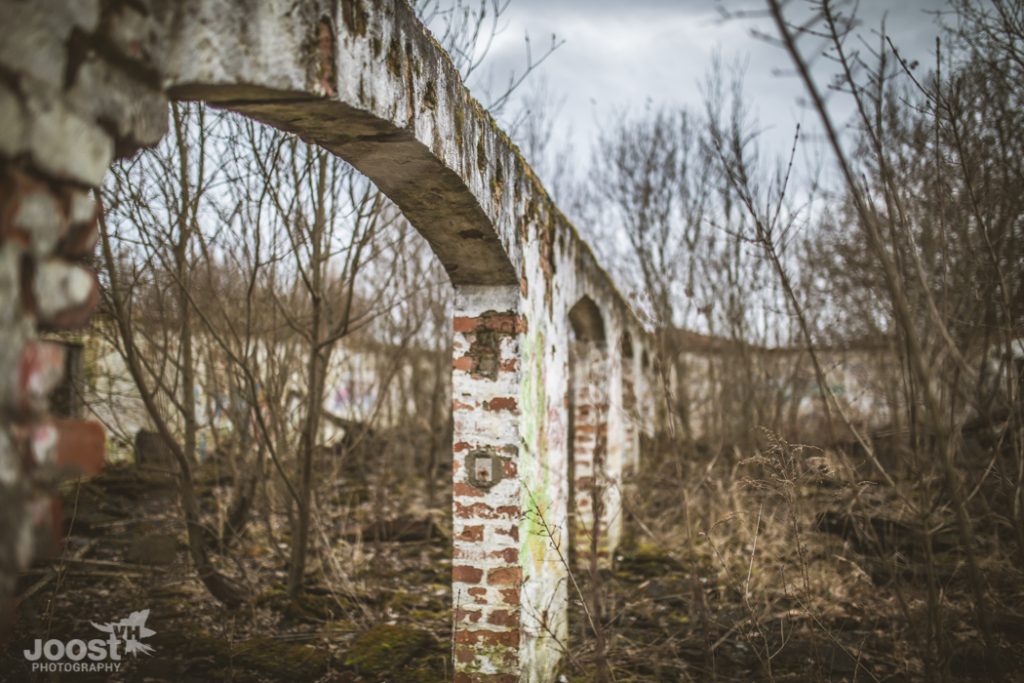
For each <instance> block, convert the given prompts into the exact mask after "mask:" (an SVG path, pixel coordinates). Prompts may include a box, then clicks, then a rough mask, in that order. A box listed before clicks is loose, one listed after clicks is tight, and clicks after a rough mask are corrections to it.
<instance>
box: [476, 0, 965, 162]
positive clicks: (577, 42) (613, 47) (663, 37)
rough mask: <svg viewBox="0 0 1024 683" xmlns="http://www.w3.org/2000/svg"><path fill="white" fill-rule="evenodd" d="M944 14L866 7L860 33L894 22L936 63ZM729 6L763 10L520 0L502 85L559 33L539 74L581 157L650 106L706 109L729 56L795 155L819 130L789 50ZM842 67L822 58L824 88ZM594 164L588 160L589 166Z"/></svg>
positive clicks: (843, 112)
mask: <svg viewBox="0 0 1024 683" xmlns="http://www.w3.org/2000/svg"><path fill="white" fill-rule="evenodd" d="M944 7H945V3H942V2H936V0H907V1H905V2H899V3H894V2H886V1H884V0H861V2H860V5H859V10H858V16H859V17H860V18H861V21H862V26H861V28H860V29H859V33H860V34H861V36H862V37H863V39H864V40H866V41H868V43H869V44H870V45H872V46H874V45H877V41H878V38H877V36H876V35H873V34H872V30H877V28H878V26H879V25H880V23H881V21H882V20H883V18H885V20H886V28H887V32H888V33H889V34H891V35H892V36H893V39H894V41H895V42H896V43H897V44H898V45H899V46H900V49H901V51H902V52H903V53H904V54H905V55H907V56H908V58H910V59H917V60H920V61H922V62H924V63H929V62H930V58H929V53H930V52H931V51H932V49H933V46H934V39H935V36H936V35H937V33H938V27H937V23H936V21H935V19H934V16H933V14H932V13H933V12H934V11H936V10H940V9H942V8H944ZM722 8H725V9H726V10H728V11H730V12H735V11H738V10H743V9H748V10H749V9H752V8H753V9H761V8H763V5H760V4H758V3H751V2H749V1H743V2H741V1H739V0H737V1H722V2H715V1H703V2H702V1H697V0H632V1H628V2H627V1H625V0H512V3H511V5H510V6H509V9H508V11H507V13H506V15H505V16H504V18H503V19H504V22H503V31H502V32H501V34H500V35H499V36H498V37H497V39H496V41H495V43H494V46H493V49H492V53H491V55H490V60H491V61H490V63H491V72H490V74H491V79H492V84H495V85H496V84H497V83H498V82H499V81H500V80H502V79H504V78H505V77H507V74H508V73H509V72H510V71H512V70H517V71H521V70H522V67H523V63H524V49H523V36H524V35H525V34H526V33H529V35H530V37H531V41H532V44H533V47H534V52H535V53H536V52H537V51H539V50H541V49H542V48H543V47H544V46H545V45H546V44H547V43H548V41H549V40H550V36H551V34H552V33H554V34H556V35H558V36H559V38H560V39H562V40H564V41H565V42H564V44H563V45H562V46H561V47H560V48H559V49H558V50H557V51H556V52H555V54H553V55H552V56H551V57H550V59H548V61H547V62H546V63H545V64H544V65H543V66H542V67H541V68H540V69H539V70H538V72H537V75H538V76H542V77H543V78H544V79H545V80H546V82H547V84H548V86H549V89H550V91H551V92H552V93H554V94H556V95H560V96H564V99H565V101H564V106H563V108H562V109H561V112H560V116H559V120H558V122H557V129H558V131H559V132H558V137H559V138H562V139H564V138H566V137H571V138H572V139H573V140H574V142H575V143H576V147H577V148H578V149H586V148H588V147H589V145H590V144H591V141H592V140H593V139H594V138H595V137H596V135H597V132H598V128H599V126H600V125H601V124H602V122H605V121H608V120H609V118H610V117H612V116H613V115H614V114H616V113H617V112H620V111H633V112H637V111H640V110H641V109H642V107H644V106H645V105H646V103H648V102H649V103H651V104H653V105H654V106H692V107H699V106H700V102H701V93H700V87H699V84H700V83H701V81H702V80H703V78H704V76H705V74H706V73H707V71H708V68H709V66H710V64H711V62H712V59H713V57H714V55H716V54H720V55H721V58H722V60H723V61H724V62H725V63H726V64H729V63H735V62H737V61H742V62H745V63H746V64H747V68H746V77H745V92H746V94H747V100H748V104H749V107H750V109H751V112H752V113H753V114H754V115H755V116H756V117H757V118H758V120H759V122H760V127H761V129H762V130H764V131H765V135H764V138H763V139H764V143H765V146H766V148H767V149H768V151H774V152H777V153H778V152H781V151H783V150H784V149H788V146H789V143H790V140H791V138H792V134H793V131H794V129H795V126H796V124H797V123H800V122H803V123H804V125H805V127H813V117H812V116H810V112H808V111H807V110H806V108H805V107H802V106H801V105H800V104H799V102H800V100H801V99H802V98H803V96H804V92H803V89H802V87H801V85H800V83H799V82H798V80H797V79H796V78H795V77H793V76H792V75H791V73H789V72H790V71H791V64H790V62H789V60H788V57H787V56H786V54H785V53H784V52H783V50H782V49H781V48H779V47H777V46H775V45H771V44H769V43H767V42H765V41H763V40H759V39H757V38H755V37H753V36H752V35H751V31H752V29H759V30H762V31H765V32H769V31H770V29H771V24H770V21H769V20H768V19H767V18H766V17H763V16H762V17H760V18H732V19H728V20H723V19H722V14H721V11H720V10H721V9H722ZM802 11H803V12H805V11H806V5H803V6H801V5H799V4H796V3H790V4H789V7H788V8H787V12H790V13H791V15H792V16H793V17H797V16H799V15H800V13H801V12H802ZM816 47H820V46H815V45H814V44H812V43H810V42H809V41H808V42H805V44H804V45H803V48H804V49H805V50H806V51H807V53H808V54H809V55H813V54H814V53H815V52H816V51H818V50H817V49H816ZM860 47H861V49H865V46H863V45H860ZM832 68H833V67H832V65H831V64H830V63H829V62H828V61H827V60H824V59H822V58H820V57H818V58H816V59H815V60H814V69H815V74H816V76H817V77H818V78H819V81H820V82H822V83H824V82H825V81H826V80H827V78H828V76H829V74H830V70H831V69H832ZM482 85H483V82H482V81H481V82H478V83H477V84H476V85H475V86H474V89H476V90H478V91H481V90H482V88H481V86H482ZM830 105H831V106H833V107H834V109H835V112H836V113H837V115H838V116H839V118H843V117H845V116H847V115H848V114H849V113H850V109H849V106H848V104H847V103H845V102H843V101H842V100H841V98H840V97H838V96H835V95H833V96H832V97H831V102H830ZM808 124H810V126H808ZM805 130H806V128H805ZM584 161H585V159H584V158H582V157H581V165H583V164H582V162H584Z"/></svg>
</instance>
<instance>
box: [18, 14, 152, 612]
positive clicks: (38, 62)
mask: <svg viewBox="0 0 1024 683" xmlns="http://www.w3.org/2000/svg"><path fill="white" fill-rule="evenodd" d="M139 7H140V6H139V5H138V4H137V3H128V2H123V3H121V2H103V3H101V2H100V1H99V0H76V2H73V3H68V2H61V1H59V0H22V1H20V2H19V1H15V0H4V2H2V3H0V26H2V27H3V35H2V39H0V628H2V626H3V623H4V621H5V620H6V619H8V618H9V615H10V614H11V612H10V609H9V605H6V603H7V601H8V600H9V599H10V597H11V595H12V591H13V589H14V579H15V576H16V573H17V571H19V570H21V569H23V568H25V566H26V565H27V564H28V563H29V562H30V561H31V559H32V556H33V554H34V553H36V552H37V551H39V550H40V549H41V548H40V545H41V544H42V545H45V543H43V540H44V539H46V538H47V537H48V536H50V534H51V530H52V529H53V527H54V526H55V525H56V523H57V522H58V519H57V517H59V511H55V508H54V505H53V504H52V503H51V499H50V497H49V495H47V492H48V491H52V490H53V489H54V486H55V484H56V483H57V482H58V481H59V479H60V478H61V477H63V476H66V475H68V474H72V473H74V472H76V471H77V472H82V471H85V472H93V471H95V470H96V469H97V468H98V467H99V466H100V465H101V464H102V461H103V445H104V436H103V431H102V428H101V427H100V426H99V425H98V424H96V423H89V422H81V421H74V420H57V419H54V418H52V417H50V416H49V414H48V406H47V403H48V402H47V396H48V394H49V393H50V391H52V390H53V388H54V387H55V386H57V384H59V382H60V380H61V377H62V373H63V369H64V358H63V350H62V348H61V346H60V345H59V344H56V343H53V342H48V341H43V340H40V339H39V333H40V332H41V331H42V332H59V331H64V330H71V329H75V328H77V327H79V326H81V325H82V324H84V323H85V322H86V320H87V319H88V316H89V315H90V313H91V312H92V310H93V309H94V308H95V306H96V304H97V302H98V298H99V290H98V284H97V281H96V277H95V275H94V273H93V271H92V269H91V268H90V267H89V266H88V264H87V260H88V258H89V256H90V255H91V253H92V251H93V248H94V246H95V244H96V241H97V236H98V231H97V211H98V209H97V206H96V203H95V201H94V199H93V196H92V192H91V190H92V189H93V188H95V187H97V186H98V185H99V184H100V183H101V182H102V180H103V177H104V174H105V173H106V170H107V168H108V167H109V165H110V163H111V161H112V160H113V159H114V158H115V156H116V155H119V154H126V153H129V152H131V151H132V150H134V149H136V148H137V147H138V146H139V145H143V144H152V143H155V142H156V141H157V140H159V139H160V137H161V136H162V135H163V133H164V129H165V127H166V111H167V102H166V99H165V97H164V95H163V93H162V92H161V89H160V86H159V79H158V78H157V77H156V74H155V71H154V69H153V66H152V63H151V62H150V61H149V58H150V57H151V55H150V54H148V52H147V49H146V47H147V45H148V44H150V43H151V42H152V39H151V36H150V35H149V31H150V30H151V26H150V25H149V24H148V23H147V16H146V15H145V13H144V12H143V11H141V10H140V8H139Z"/></svg>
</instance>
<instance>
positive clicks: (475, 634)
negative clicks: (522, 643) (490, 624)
mask: <svg viewBox="0 0 1024 683" xmlns="http://www.w3.org/2000/svg"><path fill="white" fill-rule="evenodd" d="M455 642H456V643H463V644H467V645H475V644H477V643H486V644H487V645H505V646H507V647H517V646H518V645H519V629H510V630H502V631H485V630H472V631H471V630H469V629H458V630H456V631H455Z"/></svg>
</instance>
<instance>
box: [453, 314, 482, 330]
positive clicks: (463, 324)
mask: <svg viewBox="0 0 1024 683" xmlns="http://www.w3.org/2000/svg"><path fill="white" fill-rule="evenodd" d="M479 326H480V318H469V317H466V316H462V315H457V316H455V317H454V318H452V329H453V330H455V332H456V333H459V332H462V333H466V332H473V331H475V330H476V328H477V327H479Z"/></svg>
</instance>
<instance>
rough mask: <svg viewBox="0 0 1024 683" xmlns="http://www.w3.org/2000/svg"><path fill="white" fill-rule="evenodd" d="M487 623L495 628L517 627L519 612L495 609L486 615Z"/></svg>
mask: <svg viewBox="0 0 1024 683" xmlns="http://www.w3.org/2000/svg"><path fill="white" fill-rule="evenodd" d="M487 623H489V624H494V625H495V626H519V612H510V611H508V610H505V609H496V610H494V611H492V612H491V613H490V614H489V615H487Z"/></svg>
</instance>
